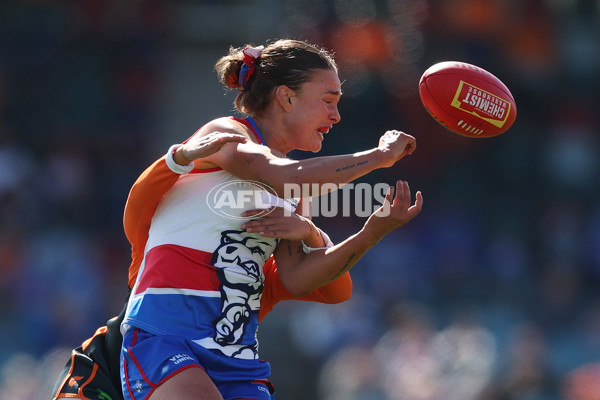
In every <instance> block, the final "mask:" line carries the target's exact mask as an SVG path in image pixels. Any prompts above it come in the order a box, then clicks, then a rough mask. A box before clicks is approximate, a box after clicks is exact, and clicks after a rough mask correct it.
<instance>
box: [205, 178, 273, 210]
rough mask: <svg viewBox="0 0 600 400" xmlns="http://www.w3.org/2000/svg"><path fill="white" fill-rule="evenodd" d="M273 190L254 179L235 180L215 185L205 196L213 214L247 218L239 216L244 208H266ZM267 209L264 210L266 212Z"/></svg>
mask: <svg viewBox="0 0 600 400" xmlns="http://www.w3.org/2000/svg"><path fill="white" fill-rule="evenodd" d="M273 197H276V196H275V192H274V191H273V189H271V188H270V187H269V186H267V185H264V184H262V183H260V182H256V181H242V180H235V181H229V182H224V183H222V184H220V185H217V186H215V187H214V188H212V189H211V190H210V192H209V193H208V195H207V196H206V204H207V205H208V208H210V209H211V210H212V211H213V212H214V213H215V214H217V215H220V216H222V217H226V218H232V219H247V218H244V217H242V216H241V214H242V212H244V211H245V210H252V209H257V210H258V209H264V210H268V209H269V207H270V206H271V205H272V202H270V199H272V198H273ZM269 212H271V211H270V210H269V211H265V214H268V213H269Z"/></svg>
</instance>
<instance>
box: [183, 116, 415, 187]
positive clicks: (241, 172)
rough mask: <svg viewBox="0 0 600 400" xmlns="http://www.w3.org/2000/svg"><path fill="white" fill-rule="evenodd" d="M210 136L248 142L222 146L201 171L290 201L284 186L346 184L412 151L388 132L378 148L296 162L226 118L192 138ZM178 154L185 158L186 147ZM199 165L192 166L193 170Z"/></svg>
mask: <svg viewBox="0 0 600 400" xmlns="http://www.w3.org/2000/svg"><path fill="white" fill-rule="evenodd" d="M212 132H228V133H238V134H243V135H246V136H247V137H248V138H249V139H250V140H248V141H247V142H246V143H243V144H242V143H230V144H226V145H225V146H223V149H222V150H221V151H219V152H218V153H215V154H213V155H212V156H210V157H207V158H206V159H205V160H204V161H203V163H204V164H202V165H203V167H204V168H207V167H211V166H213V167H214V166H218V167H221V168H223V169H224V170H226V171H228V172H230V173H231V174H232V175H235V176H237V177H238V178H240V179H246V180H253V181H257V182H261V183H263V184H266V185H268V186H270V187H272V188H273V189H274V190H275V192H276V193H277V194H278V196H279V197H284V196H286V195H287V196H288V197H290V193H286V192H285V188H284V185H285V184H295V185H302V184H303V183H310V184H313V183H316V184H318V185H316V186H319V185H321V184H324V183H334V184H342V183H348V182H351V181H353V180H354V179H356V178H359V177H361V176H363V175H366V174H367V173H369V172H371V171H373V170H375V169H378V168H385V167H390V166H392V165H394V163H395V162H396V161H398V160H400V159H401V158H403V157H404V156H406V155H408V154H412V153H413V152H414V150H415V148H416V141H415V138H414V137H412V136H410V135H407V134H405V133H403V132H399V131H388V132H386V133H385V134H384V135H383V136H381V138H380V139H379V143H378V146H377V147H374V148H372V149H369V150H365V151H361V152H357V153H353V154H345V155H337V156H325V157H314V158H310V159H306V160H299V161H297V160H290V159H288V158H286V157H285V156H284V155H283V154H281V153H278V152H277V151H275V150H272V149H270V148H269V147H267V146H262V145H260V144H258V143H256V142H255V141H253V140H254V139H253V138H252V136H251V133H250V131H249V129H248V128H247V127H246V126H244V125H243V124H241V123H239V122H236V121H234V120H232V119H230V118H221V119H217V120H215V121H212V122H210V123H209V124H207V125H205V126H203V127H202V128H201V129H199V130H198V132H196V134H195V136H204V135H207V134H209V133H212ZM182 151H183V154H184V155H185V154H186V152H187V146H186V145H184V146H183V149H182ZM202 165H200V164H196V167H197V168H199V167H202ZM310 189H311V190H312V185H311V187H310ZM317 194H320V193H314V192H310V193H303V194H302V196H301V197H307V196H309V195H310V196H312V195H317Z"/></svg>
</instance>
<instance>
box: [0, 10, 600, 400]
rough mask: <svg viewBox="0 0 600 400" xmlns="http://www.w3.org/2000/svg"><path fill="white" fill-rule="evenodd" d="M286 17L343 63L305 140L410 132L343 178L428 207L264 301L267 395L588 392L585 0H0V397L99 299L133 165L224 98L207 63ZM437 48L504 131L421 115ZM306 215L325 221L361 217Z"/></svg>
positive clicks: (285, 29)
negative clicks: (410, 195)
mask: <svg viewBox="0 0 600 400" xmlns="http://www.w3.org/2000/svg"><path fill="white" fill-rule="evenodd" d="M287 37H293V38H300V39H306V40H309V41H311V42H314V43H317V44H321V45H323V46H325V47H327V48H330V49H333V50H334V52H335V54H336V58H337V61H338V63H339V65H340V69H341V70H340V76H341V78H342V79H343V80H344V84H343V90H344V96H343V99H342V101H341V102H340V104H339V109H340V112H341V114H342V122H341V123H340V124H338V125H337V126H336V127H335V128H334V129H333V130H332V131H331V132H330V133H329V134H328V135H327V137H326V140H325V143H324V149H323V151H322V153H321V154H324V155H327V154H339V153H346V152H354V151H359V150H363V149H365V148H370V147H374V146H376V144H377V139H378V137H379V136H380V135H381V134H382V133H383V132H384V131H385V130H387V129H400V130H404V131H406V132H408V133H410V134H413V135H414V136H416V137H417V141H418V150H417V152H416V153H415V154H414V155H413V156H411V157H408V158H405V159H403V160H402V161H401V162H399V163H398V164H397V165H396V166H394V167H393V168H390V169H387V170H380V171H376V172H374V173H372V174H370V175H369V176H367V177H365V178H364V179H363V180H362V181H364V182H371V183H376V182H385V183H390V184H391V183H393V182H395V180H396V179H405V180H408V181H409V183H410V185H411V188H412V189H413V191H416V190H421V191H422V192H423V195H424V199H425V206H424V209H423V212H422V213H421V215H419V217H418V218H417V219H415V220H413V221H412V222H411V223H410V224H409V225H407V226H406V227H403V228H401V229H399V230H397V231H396V232H394V233H393V234H390V235H389V236H388V237H386V238H385V239H384V240H383V241H382V242H381V243H380V244H379V246H378V247H376V248H375V249H374V250H372V251H371V252H369V253H368V254H367V256H365V257H364V259H362V260H361V261H360V262H359V263H358V264H357V265H356V266H355V267H354V269H353V270H352V276H353V281H354V295H353V298H352V299H351V300H349V301H348V302H346V303H343V304H340V305H333V306H331V305H329V306H326V305H317V304H306V303H297V302H288V303H284V304H280V305H279V306H277V307H276V309H275V310H274V311H273V312H272V313H271V314H270V315H269V317H267V318H266V319H265V321H264V323H263V324H262V325H261V329H260V331H259V339H260V343H261V351H262V357H263V358H265V359H267V360H269V361H271V363H272V366H273V376H272V378H273V381H274V383H275V385H276V387H277V390H278V398H279V399H283V400H299V399H319V400H338V399H339V400H342V399H343V400H438V399H445V400H453V399H456V400H459V399H460V400H469V399H473V400H506V399H523V400H558V399H567V400H592V399H600V295H599V294H600V290H599V284H600V185H599V183H600V142H599V133H600V132H599V131H600V124H599V122H600V121H599V118H600V117H599V115H600V114H599V112H598V110H600V95H599V94H598V93H600V2H598V1H595V0H327V1H325V0H256V1H242V0H237V1H234V0H228V1H226V0H213V1H196V2H194V1H180V0H179V1H170V2H163V1H158V0H156V1H117V0H81V1H77V2H58V1H49V0H48V1H44V0H22V1H18V2H2V4H0V298H1V305H2V307H0V314H1V318H0V398H1V399H19V400H38V399H49V398H50V389H51V387H52V385H53V383H54V380H55V378H56V375H57V374H58V371H59V370H60V369H61V368H62V366H63V365H64V363H65V362H66V361H67V358H68V355H69V352H70V349H71V348H73V347H76V346H78V345H79V344H80V343H81V342H82V341H83V340H84V339H86V338H87V337H89V336H90V335H91V334H92V333H93V332H94V331H95V330H96V328H97V327H98V326H100V325H102V324H104V322H105V321H106V320H107V319H108V318H110V317H111V316H112V315H115V314H117V313H118V312H119V311H120V309H121V307H122V305H123V301H124V299H125V295H126V276H127V268H128V265H129V251H130V249H129V246H128V243H127V241H126V238H125V236H124V234H123V230H122V212H123V207H124V204H125V200H126V197H127V194H128V191H129V188H130V186H131V184H132V183H133V182H134V180H135V179H136V177H137V176H138V175H139V174H140V173H141V172H142V171H143V170H144V169H145V167H146V166H148V165H149V164H150V163H151V162H152V161H154V159H156V158H158V157H159V156H161V155H162V154H164V153H165V152H166V150H167V148H168V147H169V146H170V145H171V144H173V143H178V142H181V141H182V140H183V139H185V138H187V137H188V136H189V135H191V134H192V133H193V132H194V131H195V130H196V129H197V128H198V127H199V126H201V125H202V124H203V123H205V122H206V121H208V120H209V119H212V118H214V117H218V116H224V115H231V114H232V113H233V106H232V101H233V93H227V92H225V91H224V89H223V88H222V87H220V86H219V84H218V83H217V78H216V74H215V72H214V70H213V65H214V62H215V61H216V60H217V59H218V58H219V57H220V56H222V55H224V54H225V53H226V52H227V50H228V48H229V46H230V45H234V46H236V47H237V46H243V45H245V44H247V43H252V44H257V45H258V44H262V43H264V42H265V41H266V40H268V39H275V38H287ZM445 60H460V61H465V62H469V63H472V64H476V65H478V66H480V67H483V68H485V69H487V70H488V71H490V72H492V73H494V74H495V75H497V76H498V77H499V78H500V79H502V80H503V81H504V82H505V83H506V84H507V86H508V87H509V88H510V89H511V91H512V93H513V95H514V97H515V99H516V102H517V106H518V116H517V120H516V122H515V124H514V126H513V127H512V128H511V129H510V130H509V131H508V132H507V133H505V134H504V135H501V136H498V137H495V138H490V139H468V138H465V137H461V136H458V135H455V134H453V133H451V132H449V131H446V130H445V129H444V128H442V127H440V126H439V125H437V124H436V123H435V122H434V121H433V119H431V118H430V117H429V115H428V114H427V113H426V112H425V110H424V109H423V107H422V105H421V103H420V100H419V96H418V87H417V86H418V81H419V78H420V75H421V74H422V72H423V71H424V70H425V69H426V68H428V67H429V66H430V65H432V64H434V63H436V62H439V61H445ZM294 156H295V157H299V158H300V157H307V156H312V155H311V154H295V155H294ZM316 221H317V224H318V225H319V226H321V227H322V228H324V229H325V230H326V231H327V232H328V233H329V234H330V236H331V237H332V238H333V239H334V241H340V240H342V239H344V238H345V237H346V236H348V235H349V234H350V233H352V232H354V231H356V230H357V229H359V228H360V226H362V224H363V222H364V219H362V218H355V217H346V218H325V217H319V218H317V219H316Z"/></svg>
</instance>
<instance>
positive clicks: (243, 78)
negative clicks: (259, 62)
mask: <svg viewBox="0 0 600 400" xmlns="http://www.w3.org/2000/svg"><path fill="white" fill-rule="evenodd" d="M264 48H265V47H264V46H258V47H250V46H246V47H245V48H244V50H242V53H244V63H243V64H242V68H241V69H240V77H239V82H240V86H241V87H243V88H244V89H246V86H247V85H248V82H250V78H251V77H252V74H254V69H255V67H256V59H257V58H258V57H260V55H261V54H262V51H263V50H264Z"/></svg>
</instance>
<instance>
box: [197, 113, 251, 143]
mask: <svg viewBox="0 0 600 400" xmlns="http://www.w3.org/2000/svg"><path fill="white" fill-rule="evenodd" d="M210 133H237V134H240V135H244V136H246V137H248V138H249V139H254V137H253V136H254V135H252V134H251V131H250V129H249V128H248V127H247V126H246V125H244V124H242V123H241V122H238V121H236V120H235V119H233V118H231V117H221V118H217V119H213V120H212V121H210V122H208V123H207V124H206V125H204V126H203V127H202V128H200V129H199V130H198V132H196V134H198V135H201V136H206V135H208V134H210Z"/></svg>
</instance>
